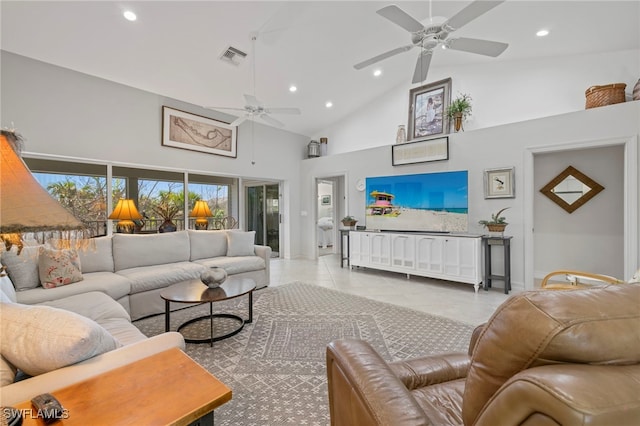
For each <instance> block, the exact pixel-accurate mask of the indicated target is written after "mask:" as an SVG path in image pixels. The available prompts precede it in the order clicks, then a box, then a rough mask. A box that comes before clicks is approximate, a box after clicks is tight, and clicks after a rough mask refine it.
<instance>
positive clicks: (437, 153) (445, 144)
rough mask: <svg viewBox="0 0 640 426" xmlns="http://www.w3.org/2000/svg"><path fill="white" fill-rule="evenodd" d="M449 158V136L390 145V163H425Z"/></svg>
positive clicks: (396, 164)
mask: <svg viewBox="0 0 640 426" xmlns="http://www.w3.org/2000/svg"><path fill="white" fill-rule="evenodd" d="M448 159H449V137H448V136H444V137H441V138H435V139H427V140H423V141H417V142H407V143H403V144H398V145H391V164H393V165H394V166H401V165H403V164H414V163H426V162H429V161H440V160H448Z"/></svg>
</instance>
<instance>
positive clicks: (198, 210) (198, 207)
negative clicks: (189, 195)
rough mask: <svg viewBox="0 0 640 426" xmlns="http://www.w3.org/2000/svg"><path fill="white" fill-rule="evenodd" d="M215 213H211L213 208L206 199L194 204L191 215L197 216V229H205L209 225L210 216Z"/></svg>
mask: <svg viewBox="0 0 640 426" xmlns="http://www.w3.org/2000/svg"><path fill="white" fill-rule="evenodd" d="M212 216H213V213H211V209H210V208H209V205H208V204H207V202H206V201H204V200H198V201H196V204H195V206H193V210H191V213H189V217H195V218H196V223H195V227H196V229H197V230H200V231H202V230H205V229H207V228H208V227H209V221H208V220H207V218H208V217H212Z"/></svg>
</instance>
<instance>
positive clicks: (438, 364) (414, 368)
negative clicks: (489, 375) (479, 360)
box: [389, 353, 471, 390]
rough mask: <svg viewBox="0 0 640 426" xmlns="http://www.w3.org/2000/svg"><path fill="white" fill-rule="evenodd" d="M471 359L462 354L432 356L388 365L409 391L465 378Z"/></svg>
mask: <svg viewBox="0 0 640 426" xmlns="http://www.w3.org/2000/svg"><path fill="white" fill-rule="evenodd" d="M470 365H471V358H470V357H469V356H468V355H467V354H464V353H453V354H444V355H432V356H425V357H422V358H415V359H410V360H407V361H396V362H393V363H390V364H389V367H390V368H391V370H392V371H393V372H394V374H395V375H396V376H397V377H398V378H399V379H400V380H401V381H402V383H404V385H405V386H406V387H407V388H408V389H409V390H413V389H418V388H421V387H424V386H432V385H436V384H438V383H445V382H449V381H452V380H458V379H463V378H465V377H467V373H468V372H469V366H470Z"/></svg>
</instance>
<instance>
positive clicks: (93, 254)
mask: <svg viewBox="0 0 640 426" xmlns="http://www.w3.org/2000/svg"><path fill="white" fill-rule="evenodd" d="M91 242H92V243H93V247H89V248H87V249H85V250H80V251H79V252H78V255H79V256H80V264H81V265H82V273H83V274H86V273H88V272H113V271H114V269H113V250H112V248H111V237H98V238H92V239H91Z"/></svg>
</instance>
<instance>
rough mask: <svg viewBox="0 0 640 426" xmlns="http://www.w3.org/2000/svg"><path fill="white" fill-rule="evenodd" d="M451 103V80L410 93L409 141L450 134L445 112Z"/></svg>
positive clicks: (422, 87) (416, 89)
mask: <svg viewBox="0 0 640 426" xmlns="http://www.w3.org/2000/svg"><path fill="white" fill-rule="evenodd" d="M450 103H451V79H450V78H447V79H444V80H440V81H436V82H435V83H431V84H426V85H424V86H420V87H416V88H415V89H411V90H410V91H409V126H408V127H407V128H408V130H409V133H408V136H407V139H408V140H409V141H414V140H421V139H425V138H428V137H431V136H438V135H445V134H447V133H449V123H448V122H447V121H448V120H447V118H446V114H445V111H446V110H447V108H448V107H449V104H450Z"/></svg>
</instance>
